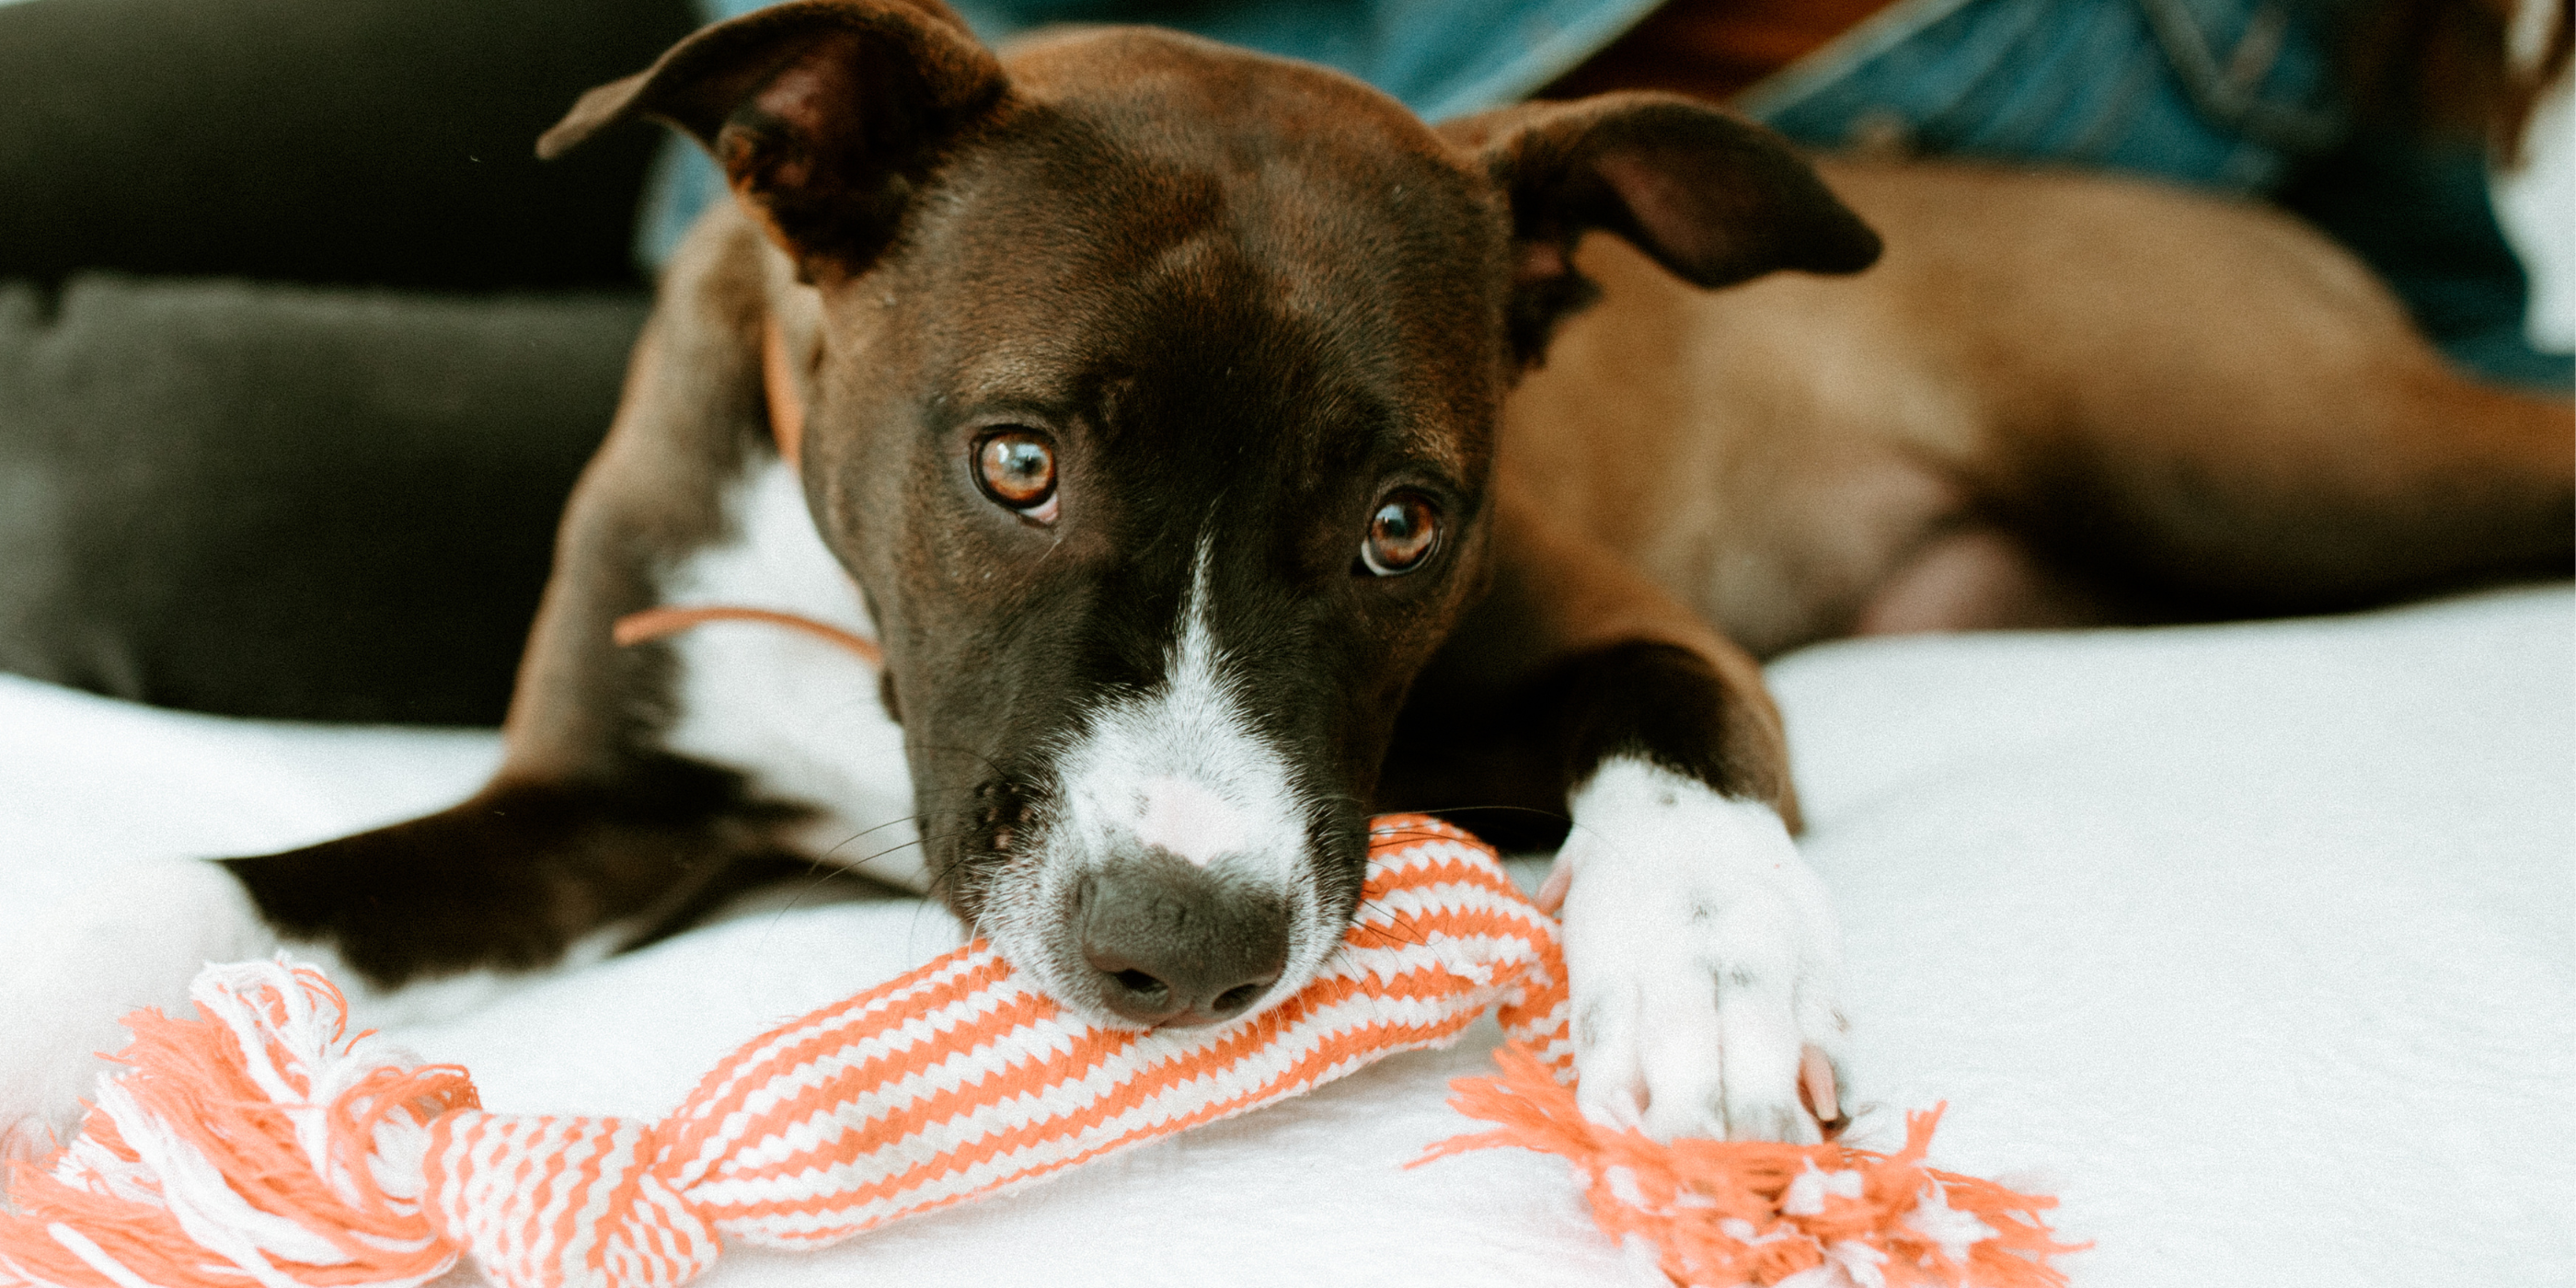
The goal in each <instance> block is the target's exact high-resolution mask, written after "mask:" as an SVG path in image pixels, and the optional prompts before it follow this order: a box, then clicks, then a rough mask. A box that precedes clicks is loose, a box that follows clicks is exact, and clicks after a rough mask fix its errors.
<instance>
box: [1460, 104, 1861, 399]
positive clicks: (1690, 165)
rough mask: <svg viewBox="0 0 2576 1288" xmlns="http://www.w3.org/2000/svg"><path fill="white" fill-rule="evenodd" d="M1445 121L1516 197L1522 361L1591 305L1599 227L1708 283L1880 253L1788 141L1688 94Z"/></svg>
mask: <svg viewBox="0 0 2576 1288" xmlns="http://www.w3.org/2000/svg"><path fill="white" fill-rule="evenodd" d="M1439 128H1440V134H1441V135H1442V137H1444V138H1446V139H1448V140H1449V141H1450V142H1451V143H1452V144H1455V145H1457V146H1460V147H1463V148H1466V149H1468V150H1469V151H1471V152H1473V153H1475V154H1476V155H1477V157H1478V158H1479V159H1480V160H1482V161H1483V163H1484V166H1485V169H1486V172H1487V173H1488V174H1490V175H1492V176H1493V180H1494V183H1495V185H1496V186H1497V187H1499V188H1501V189H1502V191H1503V192H1504V194H1505V195H1506V196H1507V197H1508V198H1509V199H1510V201H1511V207H1512V237H1513V243H1514V250H1515V252H1516V254H1517V255H1518V257H1519V262H1518V264H1517V265H1516V273H1517V278H1516V281H1515V284H1514V288H1513V297H1512V318H1511V326H1512V343H1513V344H1514V345H1515V346H1516V347H1517V348H1518V349H1519V351H1520V357H1521V360H1522V361H1523V362H1527V363H1535V362H1537V361H1538V359H1539V357H1540V354H1541V352H1542V351H1543V350H1544V349H1545V348H1546V346H1547V338H1548V335H1549V333H1550V332H1551V331H1552V330H1554V328H1555V326H1556V323H1557V322H1558V321H1559V320H1560V319H1562V318H1563V317H1565V316H1566V315H1567V314H1569V313H1572V312H1573V311H1575V310H1576V309H1579V308H1581V307H1583V306H1584V305H1585V304H1588V303H1590V302H1591V300H1592V297H1593V294H1594V288H1593V286H1592V283H1591V282H1590V281H1589V280H1587V279H1586V278H1584V277H1583V276H1582V275H1581V274H1580V273H1577V272H1576V271H1575V270H1574V259H1573V256H1574V246H1575V243H1576V242H1577V241H1578V240H1580V239H1581V238H1582V236H1583V234H1584V233H1585V232H1587V231H1589V230H1591V229H1595V228H1598V229H1600V230H1602V231H1604V232H1608V233H1615V234H1617V235H1618V236H1620V237H1622V238H1624V239H1626V240H1627V241H1628V242H1629V243H1630V244H1632V245H1634V246H1635V247H1636V248H1637V249H1639V250H1641V251H1644V252H1645V253H1646V254H1648V255H1650V256H1652V257H1653V258H1654V260H1655V262H1656V263H1659V264H1661V265H1663V266H1664V267H1665V268H1666V269H1669V270H1671V271H1672V272H1673V273H1674V274H1675V275H1676V276H1679V277H1681V278H1683V279H1684V280H1686V281H1689V282H1693V283H1696V284H1697V285H1700V286H1706V287H1718V286H1728V285H1732V284H1734V283H1736V282H1742V281H1746V280H1748V279H1751V278H1755V277H1760V276H1761V275H1763V274H1765V273H1770V272H1775V271H1777V270H1780V269H1797V270H1801V271H1804V272H1809V273H1852V272H1858V271H1859V270H1861V269H1864V268H1867V267H1869V266H1870V264H1872V263H1873V262H1875V261H1876V260H1877V259H1878V250H1879V242H1878V234H1877V233H1875V232H1873V231H1871V230H1870V227H1869V225H1868V224H1865V223H1863V222H1861V218H1860V216H1858V215H1856V214H1853V213H1852V212H1851V209H1850V208H1849V207H1847V206H1845V205H1843V203H1842V202H1841V200H1839V199H1838V198H1836V197H1835V196H1834V194H1833V191H1832V190H1831V189H1829V188H1827V187H1826V186H1825V184H1824V181H1823V180H1822V179H1819V178H1817V177H1816V172H1815V170H1814V169H1812V168H1810V167H1809V166H1808V164H1807V163H1806V161H1805V160H1803V159H1801V158H1800V157H1799V156H1798V154H1797V153H1796V152H1794V151H1792V150H1791V149H1790V147H1789V145H1788V143H1787V142H1785V141H1784V140H1782V139H1781V138H1780V137H1779V136H1778V135H1776V134H1773V133H1772V132H1770V131H1769V130H1766V129H1763V128H1762V127H1760V126H1757V125H1752V124H1749V123H1747V122H1745V121H1742V120H1739V119H1737V118H1736V117H1733V116H1730V115H1728V114H1727V113H1725V112H1722V111H1719V110H1717V109H1716V108H1713V107H1708V106H1705V105H1703V104H1700V103H1697V102H1693V101H1692V100H1690V99H1687V98H1682V97H1680V96H1678V95H1672V94H1648V93H1623V94H1603V95H1600V96H1598V97H1595V98H1587V99H1580V100H1577V101H1574V102H1569V103H1524V104H1521V105H1519V106H1515V107H1507V108H1503V109H1501V110H1499V111H1493V112H1486V113H1482V114H1480V115H1476V116H1470V117H1464V118H1461V119H1459V120H1455V121H1450V122H1447V123H1446V124H1443V125H1442V126H1440V127H1439Z"/></svg>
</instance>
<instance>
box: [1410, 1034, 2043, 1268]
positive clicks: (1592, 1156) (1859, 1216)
mask: <svg viewBox="0 0 2576 1288" xmlns="http://www.w3.org/2000/svg"><path fill="white" fill-rule="evenodd" d="M1494 1060H1495V1063H1497V1064H1498V1065H1500V1066H1501V1073H1500V1076H1498V1077H1478V1078H1460V1079H1457V1080H1456V1081H1454V1082H1452V1083H1450V1084H1449V1087H1450V1091H1451V1092H1452V1093H1453V1094H1452V1095H1451V1097H1450V1100H1449V1104H1450V1106H1451V1107H1452V1108H1455V1109H1456V1110H1458V1111H1459V1112H1460V1113H1463V1114H1465V1115H1467V1116H1468V1117H1470V1118H1475V1119H1478V1120H1480V1121H1483V1122H1489V1123H1494V1124H1496V1126H1495V1128H1494V1129H1493V1130H1491V1131H1484V1132H1476V1133H1473V1134H1469V1135H1463V1136H1457V1137H1452V1138H1451V1139H1448V1140H1445V1141H1441V1142H1439V1143H1438V1144H1435V1145H1433V1146H1432V1147H1431V1148H1430V1149H1429V1150H1427V1151H1426V1152H1425V1153H1424V1154H1423V1156H1422V1157H1421V1158H1418V1159H1415V1160H1414V1161H1413V1163H1411V1164H1409V1166H1417V1167H1418V1166H1420V1165H1422V1164H1424V1163H1428V1162H1430V1161H1432V1160H1433V1159H1437V1158H1445V1157H1448V1156H1450V1155H1452V1154H1460V1153H1465V1152H1467V1151H1470V1150H1479V1149H1500V1148H1518V1149H1530V1150H1537V1151H1539V1152H1541V1153H1547V1154H1555V1155H1558V1156H1560V1157H1563V1158H1565V1159H1566V1160H1567V1161H1568V1162H1570V1163H1572V1164H1573V1166H1574V1169H1575V1171H1576V1173H1577V1174H1578V1175H1579V1176H1581V1178H1582V1179H1583V1182H1584V1188H1585V1190H1586V1191H1587V1193H1588V1196H1589V1197H1590V1199H1591V1201H1592V1215H1593V1219H1594V1220H1595V1221H1597V1222H1598V1223H1599V1224H1600V1226H1601V1229H1602V1231H1603V1232H1604V1233H1606V1234H1608V1235H1609V1236H1610V1237H1611V1238H1612V1239H1613V1240H1624V1239H1626V1238H1628V1237H1630V1236H1638V1237H1642V1238H1643V1239H1645V1240H1646V1241H1647V1242H1648V1243H1649V1244H1651V1245H1652V1246H1653V1247H1654V1248H1655V1249H1656V1250H1657V1251H1658V1253H1659V1254H1660V1255H1661V1264H1662V1267H1663V1270H1664V1273H1665V1274H1666V1275H1668V1276H1670V1277H1671V1278H1672V1280H1673V1282H1675V1283H1677V1284H1708V1285H1732V1284H1760V1285H1766V1286H1767V1285H1772V1284H1778V1283H1780V1282H1782V1281H1784V1280H1787V1279H1789V1278H1790V1277H1792V1276H1795V1275H1800V1274H1805V1273H1808V1272H1820V1273H1821V1275H1823V1276H1827V1277H1824V1278H1820V1279H1819V1280H1818V1282H1830V1283H1839V1282H1853V1283H1877V1284H1886V1285H1891V1286H1896V1288H1910V1286H1913V1285H1922V1286H1924V1288H1934V1286H1938V1288H1964V1285H1967V1284H1971V1283H1974V1284H1977V1285H1979V1286H1980V1288H2062V1286H2063V1285H2064V1284H2065V1283H2066V1275H2065V1273H2064V1272H2063V1271H2060V1270H2058V1269H2056V1268H2055V1267H2054V1266H2051V1265H2050V1264H2049V1261H2050V1259H2051V1258H2053V1257H2056V1256H2059V1255H2061V1254H2064V1253H2068V1252H2076V1251H2080V1250H2082V1249H2083V1248H2086V1247H2090V1246H2091V1245H2090V1244H2067V1243H2059V1242H2057V1241H2056V1239H2055V1237H2054V1232H2053V1231H2051V1230H2050V1229H2049V1228H2048V1225H2047V1222H2046V1220H2045V1218H2044V1217H2043V1216H2042V1215H2041V1214H2042V1213H2044V1212H2046V1211H2047V1210H2048V1209H2050V1208H2054V1207H2056V1206H2057V1200H2056V1199H2053V1198H2049V1197H2046V1196H2044V1195H2033V1194H2023V1193H2019V1192H2017V1191H2014V1190H2010V1189H2006V1188H2005V1187H2003V1186H2000V1185H1997V1184H1995V1183H1993V1182H1991V1181H1985V1180H1980V1179H1978V1178H1976V1177H1972V1176H1962V1175H1959V1174H1957V1173H1954V1172H1944V1171H1938V1170H1935V1169H1932V1168H1929V1167H1926V1166H1924V1165H1923V1159H1924V1157H1925V1155H1926V1154H1927V1153H1928V1152H1929V1151H1930V1149H1931V1145H1932V1133H1933V1130H1934V1129H1935V1128H1936V1127H1937V1126H1938V1125H1939V1123H1940V1119H1941V1113H1942V1109H1943V1108H1946V1106H1943V1107H1936V1108H1934V1109H1932V1110H1930V1111H1929V1112H1915V1113H1908V1114H1907V1115H1906V1116H1905V1146H1904V1148H1902V1149H1900V1150H1898V1151H1896V1152H1895V1153H1893V1154H1887V1153H1879V1152H1876V1151H1872V1150H1865V1149H1853V1148H1850V1147H1848V1146H1845V1145H1840V1144H1832V1143H1828V1144H1823V1145H1781V1144H1774V1143H1771V1142H1768V1141H1709V1140H1682V1141H1674V1142H1671V1143H1670V1144H1666V1143H1663V1142H1659V1141H1656V1140H1653V1139H1651V1138H1649V1137H1647V1136H1646V1135H1645V1134H1644V1133H1642V1132H1638V1131H1635V1130H1633V1129H1624V1130H1623V1129H1616V1128H1610V1127H1604V1126H1601V1125H1600V1124H1598V1123H1595V1122H1593V1121H1592V1120H1590V1119H1588V1118H1586V1117H1584V1116H1583V1113H1582V1111H1581V1110H1580V1109H1578V1108H1577V1107H1576V1105H1575V1099H1574V1092H1573V1089H1572V1088H1570V1087H1566V1086H1564V1085H1562V1084H1560V1083H1559V1082H1558V1081H1557V1079H1556V1078H1555V1077H1554V1076H1553V1075H1552V1074H1551V1073H1550V1072H1549V1071H1548V1069H1547V1067H1546V1066H1545V1065H1543V1064H1541V1063H1540V1062H1539V1060H1538V1058H1537V1057H1536V1056H1535V1055H1533V1054H1531V1053H1530V1051H1529V1050H1528V1049H1527V1048H1525V1047H1523V1046H1521V1045H1520V1044H1519V1043H1516V1042H1515V1043H1506V1044H1505V1045H1504V1046H1503V1047H1501V1048H1500V1049H1498V1050H1497V1051H1496V1052H1495V1053H1494ZM1826 1267H1832V1268H1833V1269H1831V1270H1828V1269H1826ZM1837 1270H1838V1271H1840V1272H1842V1273H1841V1274H1839V1275H1836V1274H1834V1271H1837Z"/></svg>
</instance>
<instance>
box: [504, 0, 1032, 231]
mask: <svg viewBox="0 0 2576 1288" xmlns="http://www.w3.org/2000/svg"><path fill="white" fill-rule="evenodd" d="M1007 89H1008V85H1007V83H1006V82H1005V80H1004V79H1003V76H1002V65H1001V63H1000V61H999V60H997V59H995V58H994V57H993V54H992V52H991V51H990V50H987V49H985V48H984V47H983V46H982V45H981V44H978V43H976V40H975V38H974V36H973V35H972V34H971V33H969V32H968V30H967V28H966V24H965V22H964V21H963V20H962V19H960V18H959V17H958V16H957V15H956V14H955V13H954V12H951V11H950V10H949V8H948V7H947V6H946V5H944V4H942V3H940V0H796V3H791V4H782V5H778V6H775V7H773V8H768V9H762V10H759V11H757V12H754V13H751V14H747V15H745V16H743V17H740V18H736V19H734V20H733V21H731V22H726V23H720V24H718V25H716V26H713V27H709V28H707V29H706V30H704V31H701V32H699V33H697V34H696V35H694V36H691V37H689V38H688V39H687V40H684V41H681V42H680V43H679V44H677V45H674V46H672V47H671V49H670V52H668V53H665V54H663V55H662V57H661V59H660V61H658V62H655V63H654V64H653V65H652V66H651V67H650V68H647V69H646V70H644V71H641V72H638V73H636V74H635V75H633V76H629V77H627V78H626V79H624V80H620V81H613V82H610V83H609V84H606V85H602V86H600V87H599V88H597V89H594V90H592V91H590V92H589V93H587V94H584V95H582V97H581V101H580V102H578V103H575V104H573V108H572V111H570V112H569V113H567V114H565V116H564V119H563V120H562V121H560V122H558V123H556V125H555V127H554V128H553V129H551V130H548V131H546V133H545V136H544V137H543V138H541V139H539V140H537V155H538V156H540V157H544V158H547V159H549V160H551V159H552V158H554V157H557V156H560V155H562V154H563V153H564V152H565V151H566V150H567V149H569V148H571V147H572V146H574V145H575V144H578V143H580V142H581V141H582V140H583V139H586V138H589V137H590V136H591V135H592V134H594V133H597V132H598V131H599V130H601V129H602V128H604V127H607V126H610V125H614V124H616V123H617V122H619V121H623V120H627V119H629V118H631V117H637V116H650V117H656V118H659V119H661V120H665V121H668V122H670V123H671V124H673V125H676V126H678V127H679V128H681V129H683V130H686V131H688V133H689V134H690V136H691V137H693V138H695V139H697V141H698V142H699V143H700V144H702V145H704V146H705V147H706V149H707V151H708V152H710V153H712V154H714V156H715V158H716V161H717V162H718V163H719V164H721V165H722V166H723V167H724V171H725V178H726V181H727V182H728V183H729V184H730V185H731V186H732V188H733V191H734V195H735V196H736V197H737V198H739V199H740V200H741V202H742V204H743V206H744V207H745V208H746V209H747V210H749V211H750V212H751V214H752V215H753V216H754V217H755V218H757V219H758V220H759V221H760V222H761V223H762V224H763V225H764V226H765V227H766V228H767V230H768V232H769V235H770V238H771V239H772V240H773V241H775V242H777V243H778V245H779V246H780V247H781V248H782V249H784V250H785V251H786V252H787V253H788V254H789V255H791V256H793V257H795V259H796V262H797V265H798V267H799V269H800V271H801V273H802V275H803V276H804V277H805V279H806V280H808V281H823V280H827V279H830V278H836V277H845V276H849V275H851V274H855V273H858V272H860V271H862V270H864V269H865V268H866V267H867V266H868V264H869V263H870V262H871V261H873V260H874V259H875V258H876V257H877V255H878V254H879V253H881V252H882V251H883V250H884V249H885V247H886V244H887V242H888V241H889V240H890V239H891V238H892V237H893V236H894V233H895V229H896V226H897V224H898V223H899V222H900V220H901V219H902V217H903V208H904V204H905V202H906V201H907V199H908V198H909V197H910V196H911V193H912V189H913V187H914V185H915V184H916V183H918V182H919V181H920V179H921V177H922V176H923V175H924V174H926V173H928V171H929V170H930V168H931V167H932V166H933V165H934V164H936V163H937V161H938V160H939V159H940V158H941V157H942V156H944V155H945V154H946V151H947V149H948V147H949V145H951V144H952V143H954V142H955V140H956V139H957V138H958V137H959V136H960V134H961V133H963V132H964V131H966V130H967V129H968V128H970V127H971V126H972V125H973V124H974V123H976V122H977V121H979V120H982V119H984V118H985V117H987V116H988V115H989V114H990V113H991V112H992V111H993V110H994V109H995V107H996V106H998V105H999V104H1000V103H1001V101H1002V99H1003V98H1004V96H1005V93H1006V91H1007Z"/></svg>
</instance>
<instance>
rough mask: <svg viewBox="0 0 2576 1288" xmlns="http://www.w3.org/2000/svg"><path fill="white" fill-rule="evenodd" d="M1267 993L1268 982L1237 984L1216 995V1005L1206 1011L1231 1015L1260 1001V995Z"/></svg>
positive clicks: (1268, 988) (1268, 989)
mask: <svg viewBox="0 0 2576 1288" xmlns="http://www.w3.org/2000/svg"><path fill="white" fill-rule="evenodd" d="M1269 991H1270V982H1269V981H1268V980H1263V981H1261V982H1259V983H1255V984H1237V985H1235V986H1234V987H1232V988H1229V989H1227V990H1225V991H1224V992H1222V993H1219V994H1217V995H1216V1004H1215V1005H1213V1006H1211V1007H1209V1008H1208V1009H1210V1010H1212V1011H1215V1012H1216V1013H1217V1014H1219V1015H1231V1014H1233V1013H1234V1012H1236V1011H1240V1010H1242V1009H1243V1008H1245V1007H1247V1006H1250V1005H1252V1004H1253V1003H1254V1002H1256V1001H1258V1000H1260V998H1261V995H1262V994H1263V993H1267V992H1269Z"/></svg>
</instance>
